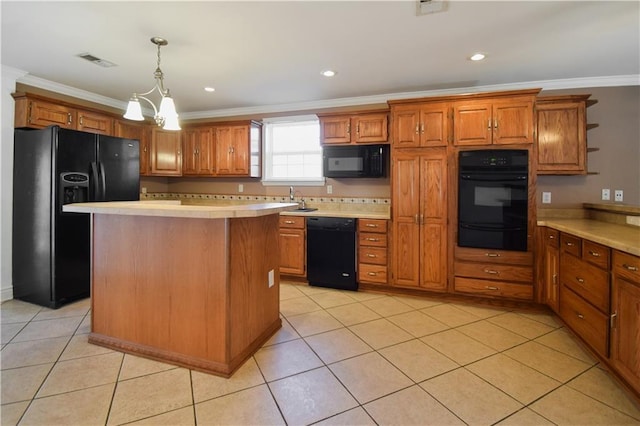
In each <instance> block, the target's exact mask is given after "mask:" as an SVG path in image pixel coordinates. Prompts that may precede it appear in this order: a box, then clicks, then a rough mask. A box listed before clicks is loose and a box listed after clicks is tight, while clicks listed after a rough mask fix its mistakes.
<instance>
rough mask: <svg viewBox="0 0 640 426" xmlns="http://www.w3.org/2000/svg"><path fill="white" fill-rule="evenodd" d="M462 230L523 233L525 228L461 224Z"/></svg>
mask: <svg viewBox="0 0 640 426" xmlns="http://www.w3.org/2000/svg"><path fill="white" fill-rule="evenodd" d="M460 227H461V228H465V229H475V230H479V231H494V232H503V231H523V230H524V229H525V228H523V227H521V226H513V227H509V226H502V225H471V224H468V223H460Z"/></svg>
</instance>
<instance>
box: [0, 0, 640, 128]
mask: <svg viewBox="0 0 640 426" xmlns="http://www.w3.org/2000/svg"><path fill="white" fill-rule="evenodd" d="M1 8H2V9H1V19H2V22H1V24H2V50H1V54H2V65H4V66H10V67H13V68H17V69H19V70H23V71H26V72H28V73H29V76H28V77H27V79H26V80H25V81H28V79H29V78H33V77H38V78H41V79H45V80H46V81H48V82H54V83H56V84H61V85H66V86H70V87H72V88H76V89H82V90H85V91H88V92H91V93H92V94H97V95H100V96H104V97H106V98H108V99H111V100H114V101H113V102H115V104H117V105H120V104H122V105H124V104H125V101H126V100H128V98H129V96H130V95H131V93H132V92H134V91H136V92H143V91H146V90H148V89H150V88H151V87H152V85H153V71H154V70H155V67H156V47H155V45H153V44H151V42H150V41H149V39H150V38H151V37H152V36H161V37H164V38H166V39H168V40H169V45H168V46H166V47H163V48H162V64H161V68H162V70H163V71H164V73H165V84H166V86H167V87H168V88H169V89H171V93H172V95H173V97H174V99H175V102H176V106H177V108H178V112H179V113H180V114H181V116H182V117H183V118H185V117H186V118H189V117H192V118H194V117H197V116H199V115H202V116H207V115H211V116H215V115H216V113H219V112H220V111H225V112H229V111H230V110H233V111H243V110H246V111H248V110H255V111H258V110H261V109H262V110H268V109H269V108H271V109H274V108H275V109H277V108H281V109H283V110H286V109H296V108H298V109H305V107H310V106H319V105H324V106H332V105H337V104H339V103H340V100H342V101H343V102H344V99H343V98H350V99H349V100H348V101H347V102H351V103H356V101H358V102H359V103H366V102H367V101H370V100H372V99H379V98H384V97H385V96H386V97H391V98H393V97H398V96H401V97H407V94H406V92H412V94H413V93H431V91H434V92H433V93H442V92H443V91H442V89H454V91H455V90H457V91H458V92H463V91H477V90H480V89H482V88H485V87H501V86H496V85H507V86H505V87H508V85H510V84H512V83H518V82H527V83H529V82H532V83H535V82H538V83H540V82H543V81H549V80H558V79H576V78H577V79H595V80H597V77H624V78H626V80H624V79H623V80H624V81H629V79H630V81H631V82H635V84H639V83H638V75H640V29H639V26H640V24H639V23H640V9H639V8H640V2H638V1H627V2H612V1H586V2H578V1H569V2H558V1H553V2H540V1H532V2H524V1H512V2H506V1H500V2H484V1H467V2H463V1H450V2H448V3H447V4H446V9H447V10H446V11H444V12H440V13H434V14H428V15H422V16H417V15H416V2H415V1H414V0H404V1H352V2H347V1H289V2H271V1H259V2H246V1H234V2H221V1H200V2H158V1H153V2H151V1H143V2H94V1H84V2H52V1H44V2H26V1H16V2H13V1H2V3H1ZM476 51H481V52H484V53H486V54H487V58H486V59H485V60H484V61H482V62H472V61H470V60H468V57H469V56H470V55H471V54H472V53H474V52H476ZM84 52H89V53H91V54H92V55H94V56H97V57H100V58H102V59H105V60H107V61H111V62H113V63H115V64H117V66H116V67H113V68H101V67H99V66H97V65H95V64H92V63H90V62H87V61H85V60H83V59H80V58H78V57H77V56H76V55H78V54H80V53H84ZM327 68H330V69H334V70H336V71H337V72H338V75H337V76H335V77H333V78H331V79H328V78H326V77H323V76H321V75H320V71H321V70H323V69H327ZM34 80H37V79H34ZM205 86H213V87H215V88H216V91H215V92H214V93H206V92H204V90H203V88H204V87H205ZM529 87H531V86H529ZM537 87H540V86H537ZM445 92H446V90H445ZM381 95H384V96H381ZM387 95H389V96H387ZM353 98H356V99H353ZM369 103H371V102H369ZM234 109H235V110H234Z"/></svg>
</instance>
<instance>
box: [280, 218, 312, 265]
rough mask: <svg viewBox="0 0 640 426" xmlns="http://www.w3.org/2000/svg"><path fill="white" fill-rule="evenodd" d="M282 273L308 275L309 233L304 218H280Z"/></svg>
mask: <svg viewBox="0 0 640 426" xmlns="http://www.w3.org/2000/svg"><path fill="white" fill-rule="evenodd" d="M279 223H280V273H281V274H284V275H293V276H298V277H305V276H306V275H307V265H306V263H307V232H306V220H305V218H304V216H289V215H281V216H280V222H279Z"/></svg>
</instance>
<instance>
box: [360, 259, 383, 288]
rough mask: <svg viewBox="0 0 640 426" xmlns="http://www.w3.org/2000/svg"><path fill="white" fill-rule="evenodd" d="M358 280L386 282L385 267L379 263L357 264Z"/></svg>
mask: <svg viewBox="0 0 640 426" xmlns="http://www.w3.org/2000/svg"><path fill="white" fill-rule="evenodd" d="M358 282H372V283H377V284H386V283H387V267H386V266H381V265H369V264H367V263H360V264H358Z"/></svg>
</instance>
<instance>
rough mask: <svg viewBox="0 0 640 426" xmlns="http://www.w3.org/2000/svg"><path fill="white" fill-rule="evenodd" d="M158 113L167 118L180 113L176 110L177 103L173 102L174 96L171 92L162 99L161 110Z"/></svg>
mask: <svg viewBox="0 0 640 426" xmlns="http://www.w3.org/2000/svg"><path fill="white" fill-rule="evenodd" d="M158 114H159V115H160V116H161V117H165V118H166V117H173V116H177V115H178V113H177V112H176V105H175V104H174V103H173V98H172V97H171V96H170V95H169V94H167V95H166V96H163V97H162V101H161V102H160V111H159V112H158Z"/></svg>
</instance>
